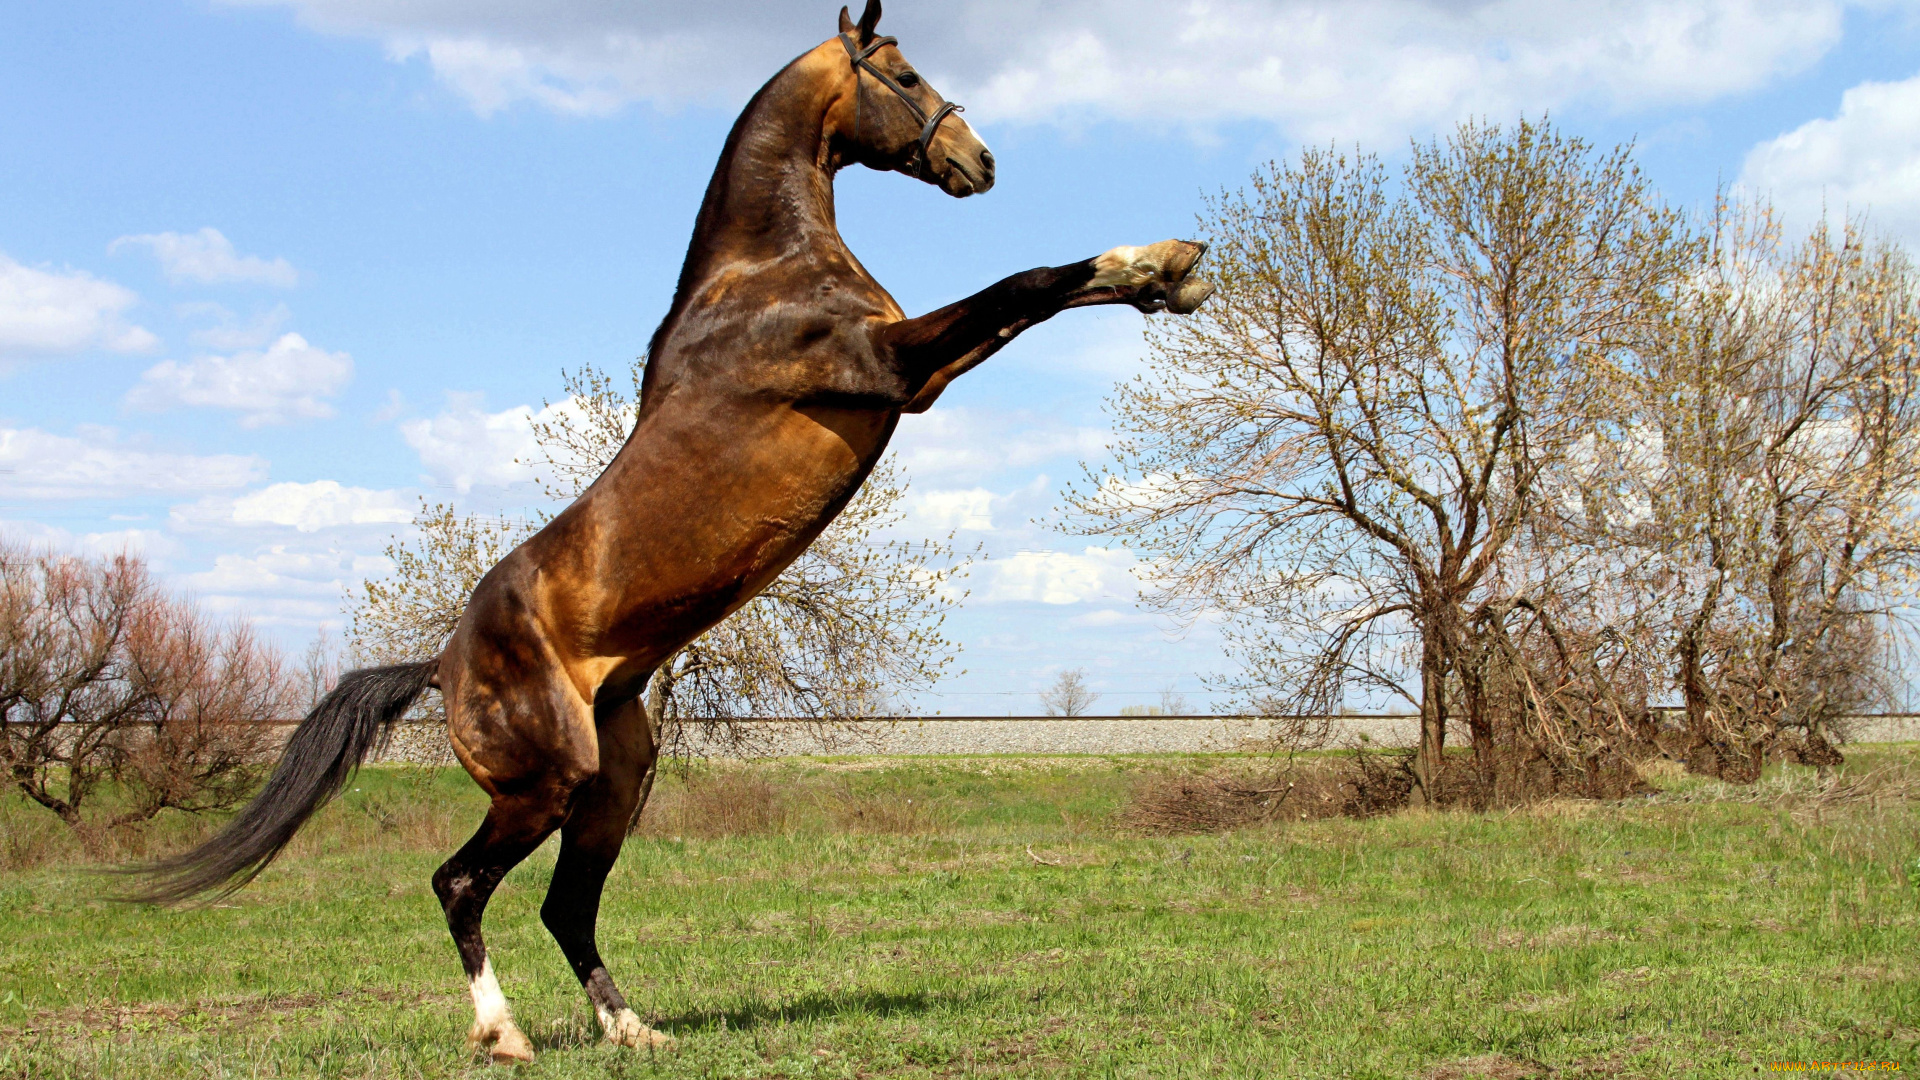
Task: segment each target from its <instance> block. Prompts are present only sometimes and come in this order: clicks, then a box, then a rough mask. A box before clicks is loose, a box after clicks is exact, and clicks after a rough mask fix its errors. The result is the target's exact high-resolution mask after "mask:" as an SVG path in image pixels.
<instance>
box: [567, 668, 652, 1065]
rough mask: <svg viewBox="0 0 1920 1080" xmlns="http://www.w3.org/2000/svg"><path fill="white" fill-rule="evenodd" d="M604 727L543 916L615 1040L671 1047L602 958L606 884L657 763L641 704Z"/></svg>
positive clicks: (614, 714)
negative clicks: (644, 782)
mask: <svg viewBox="0 0 1920 1080" xmlns="http://www.w3.org/2000/svg"><path fill="white" fill-rule="evenodd" d="M598 727H599V736H600V740H599V741H600V769H599V771H598V772H597V773H596V774H595V775H594V778H593V779H592V780H590V781H588V782H587V783H586V785H585V786H584V787H583V788H582V790H581V791H580V793H579V795H578V797H577V798H576V799H575V801H574V804H573V810H572V812H571V813H570V814H568V816H567V821H566V824H565V825H563V826H562V827H561V829H560V858H559V860H558V861H557V862H556V863H555V864H554V868H553V884H552V885H551V886H549V887H548V889H547V899H546V902H545V903H544V904H542V905H541V906H540V920H541V921H542V922H544V923H546V924H547V930H548V931H550V932H551V933H552V934H553V939H554V940H555V941H557V942H559V943H560V950H561V951H562V952H564V953H566V955H567V963H568V964H570V965H572V967H573V973H574V975H575V976H577V977H578V978H579V980H580V985H581V986H583V987H585V988H586V991H587V999H588V1000H589V1001H591V1002H592V1003H593V1012H594V1015H595V1016H596V1017H598V1018H599V1020H600V1027H601V1029H602V1030H603V1031H605V1032H606V1035H607V1040H608V1041H609V1042H613V1043H618V1044H620V1045H622V1046H665V1045H667V1044H669V1043H671V1042H672V1041H673V1040H672V1039H669V1038H668V1037H667V1036H665V1035H662V1034H661V1033H659V1032H657V1031H655V1030H653V1029H652V1028H650V1027H648V1026H647V1025H646V1024H644V1023H641V1021H640V1017H639V1016H637V1015H635V1013H634V1011H633V1010H632V1009H630V1008H628V1007H627V999H626V998H625V997H623V996H622V995H621V993H620V988H619V987H617V986H615V985H614V983H613V977H612V976H611V975H609V974H608V973H607V966H606V963H605V962H604V961H602V960H601V959H600V948H599V945H598V944H597V942H596V940H595V933H594V929H595V925H596V924H597V923H598V922H599V918H600V892H601V889H602V887H603V886H605V884H606V881H607V874H608V872H609V871H611V870H612V869H613V863H614V860H615V859H617V858H619V856H620V845H621V843H622V842H623V841H625V840H626V836H627V826H628V824H629V823H630V822H631V821H632V820H633V811H634V807H635V806H636V805H637V804H638V802H639V799H640V780H641V777H642V776H643V775H644V774H645V772H646V770H647V766H649V765H651V764H652V763H653V754H654V748H653V738H652V735H651V733H650V732H649V731H648V730H647V721H646V716H645V714H644V713H643V712H642V711H641V709H640V703H639V702H638V701H629V702H627V703H625V704H623V705H621V706H619V707H618V708H615V709H611V710H608V711H607V713H606V714H605V715H603V716H602V717H601V718H600V720H599V724H598Z"/></svg>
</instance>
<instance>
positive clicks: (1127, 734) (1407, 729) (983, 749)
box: [380, 715, 1920, 764]
mask: <svg viewBox="0 0 1920 1080" xmlns="http://www.w3.org/2000/svg"><path fill="white" fill-rule="evenodd" d="M770 727H771V728H772V730H771V731H770V732H769V734H768V738H767V739H766V740H764V744H770V745H767V749H769V750H770V751H771V753H772V754H773V755H774V756H779V757H792V756H801V755H818V754H878V755H885V756H897V757H912V756H920V755H940V754H1180V753H1189V754H1191V753H1218V752H1221V751H1231V750H1242V749H1253V748H1257V747H1260V746H1265V745H1271V744H1272V742H1273V737H1274V727H1275V723H1274V721H1270V720H1260V719H1247V718H1240V717H1218V716H1194V717H1145V716H1142V717H1131V716H1129V717H1083V718H1072V719H1067V718H1050V717H944V718H933V719H925V720H869V721H859V722H854V723H846V724H837V725H834V726H833V727H832V728H831V729H828V730H827V731H826V732H824V733H823V732H820V731H817V730H814V729H810V728H804V727H800V726H797V725H795V726H789V725H784V724H775V725H770ZM1850 727H1851V730H1850V732H1849V741H1851V742H1920V715H1901V716H1872V717H1859V718H1857V719H1855V720H1854V721H1852V723H1851V725H1850ZM1334 731H1335V734H1334V738H1333V740H1332V743H1331V745H1334V746H1345V745H1351V744H1353V743H1357V742H1361V741H1362V740H1363V737H1364V741H1366V742H1369V743H1371V744H1373V745H1375V746H1406V745H1409V744H1411V743H1412V742H1413V739H1414V735H1415V719H1414V718H1413V717H1411V716H1354V717H1343V718H1341V719H1340V720H1337V721H1336V722H1335V724H1334ZM1465 735H1466V733H1465V732H1464V731H1462V732H1454V733H1452V735H1451V738H1452V739H1460V740H1464V738H1465ZM696 749H701V747H700V746H699V744H697V743H696ZM380 760H382V761H412V762H417V763H432V764H452V763H453V755H452V753H451V752H450V751H449V750H448V749H447V740H446V733H445V730H444V729H443V728H441V727H440V726H439V725H437V724H435V725H429V724H406V725H402V726H401V727H400V728H399V729H397V730H396V731H395V732H394V738H393V741H392V743H391V744H390V745H389V747H388V749H387V752H386V753H385V754H383V755H382V756H381V758H380Z"/></svg>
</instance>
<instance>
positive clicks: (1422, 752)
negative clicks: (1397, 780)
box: [1408, 627, 1447, 806]
mask: <svg viewBox="0 0 1920 1080" xmlns="http://www.w3.org/2000/svg"><path fill="white" fill-rule="evenodd" d="M1420 637H1421V641H1420V743H1419V746H1418V748H1417V749H1415V750H1414V753H1413V791H1412V792H1411V793H1410V794H1409V795H1408V801H1409V802H1410V803H1411V804H1412V805H1414V806H1432V805H1435V804H1436V803H1437V802H1438V801H1439V795H1440V792H1439V780H1440V765H1441V760H1440V758H1441V754H1442V753H1443V752H1444V751H1445V750H1446V746H1447V669H1446V660H1445V657H1444V655H1443V653H1442V651H1441V648H1440V633H1439V631H1438V630H1437V629H1435V628H1431V627H1430V628H1427V629H1425V630H1423V631H1422V633H1421V635H1420Z"/></svg>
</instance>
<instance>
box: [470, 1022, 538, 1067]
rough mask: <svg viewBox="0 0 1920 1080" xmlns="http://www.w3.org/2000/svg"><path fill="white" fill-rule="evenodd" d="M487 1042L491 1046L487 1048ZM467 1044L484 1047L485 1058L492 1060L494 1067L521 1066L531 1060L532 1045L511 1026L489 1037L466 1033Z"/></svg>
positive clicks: (485, 1034)
mask: <svg viewBox="0 0 1920 1080" xmlns="http://www.w3.org/2000/svg"><path fill="white" fill-rule="evenodd" d="M489 1040H491V1041H492V1043H493V1045H491V1046H487V1043H488V1041H489ZM467 1044H468V1045H469V1046H472V1047H475V1048H479V1047H483V1046H484V1047H486V1050H487V1056H489V1057H491V1058H492V1059H493V1063H494V1064H495V1065H523V1064H525V1063H527V1062H529V1061H532V1060H533V1044H532V1043H530V1042H528V1041H527V1037H526V1036H525V1035H522V1034H521V1033H520V1029H519V1028H517V1027H514V1026H513V1025H511V1024H509V1025H508V1026H507V1027H506V1028H504V1029H503V1030H501V1031H499V1032H497V1033H495V1034H491V1035H489V1034H487V1033H485V1032H481V1031H477V1030H476V1031H470V1032H468V1033H467Z"/></svg>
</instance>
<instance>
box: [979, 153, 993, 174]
mask: <svg viewBox="0 0 1920 1080" xmlns="http://www.w3.org/2000/svg"><path fill="white" fill-rule="evenodd" d="M980 165H981V167H982V168H984V169H986V170H987V175H988V176H992V175H993V151H991V150H982V151H980Z"/></svg>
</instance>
